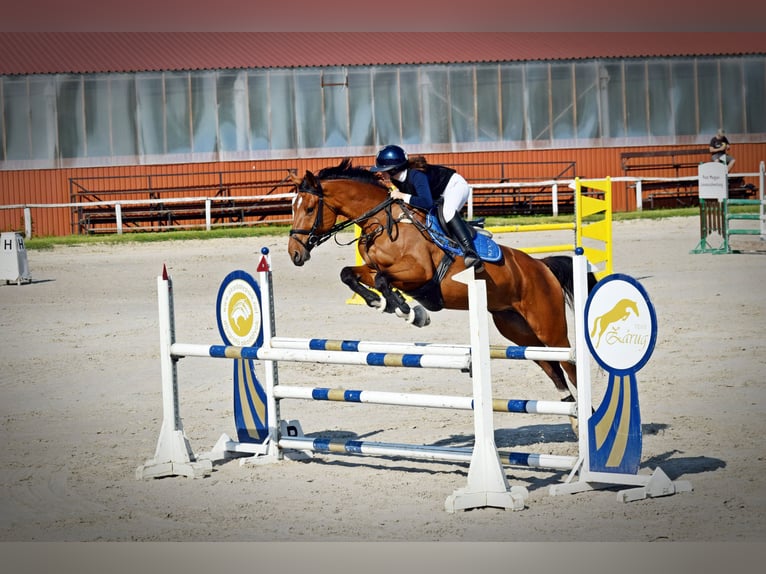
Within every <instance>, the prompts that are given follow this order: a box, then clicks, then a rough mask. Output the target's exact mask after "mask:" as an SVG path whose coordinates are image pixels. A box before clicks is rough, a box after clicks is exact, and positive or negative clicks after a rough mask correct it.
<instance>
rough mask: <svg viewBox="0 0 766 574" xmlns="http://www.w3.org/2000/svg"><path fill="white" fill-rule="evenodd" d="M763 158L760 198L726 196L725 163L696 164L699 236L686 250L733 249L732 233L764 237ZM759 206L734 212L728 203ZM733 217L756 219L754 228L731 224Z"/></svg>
mask: <svg viewBox="0 0 766 574" xmlns="http://www.w3.org/2000/svg"><path fill="white" fill-rule="evenodd" d="M764 174H766V168H765V167H764V162H761V164H760V170H759V173H758V175H759V178H760V186H759V187H760V199H729V198H728V184H727V181H728V174H727V173H726V166H725V165H724V164H721V163H719V162H709V163H705V164H702V165H701V166H700V173H699V182H700V184H699V198H700V199H699V206H700V240H699V243H697V246H696V247H695V248H694V249H692V250H691V251H690V253H715V254H724V253H737V252H738V250H736V249H732V247H731V237H732V236H734V235H758V236H760V239H761V241H766V199H764V189H763V188H764V183H765V182H764V179H765V177H764ZM741 205H750V206H755V205H757V206H759V209H758V213H735V212H733V211H731V210H730V209H729V208H730V207H732V206H741ZM733 221H759V226H758V228H741V227H733V226H732V222H733Z"/></svg>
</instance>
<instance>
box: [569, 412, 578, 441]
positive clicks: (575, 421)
mask: <svg viewBox="0 0 766 574" xmlns="http://www.w3.org/2000/svg"><path fill="white" fill-rule="evenodd" d="M569 424H570V426H571V427H572V432H573V433H574V434H575V436H576V437H579V436H580V421H579V420H578V419H577V417H569Z"/></svg>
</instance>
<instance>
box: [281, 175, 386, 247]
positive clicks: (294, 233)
mask: <svg viewBox="0 0 766 574" xmlns="http://www.w3.org/2000/svg"><path fill="white" fill-rule="evenodd" d="M298 193H308V194H309V195H313V196H315V197H317V198H319V205H318V208H317V209H318V213H317V216H316V217H315V218H314V223H313V224H312V225H311V229H291V230H290V237H291V238H292V239H294V240H295V241H297V242H298V243H300V244H301V245H302V246H303V248H304V249H305V250H306V251H309V252H310V251H311V250H312V249H314V247H316V246H317V245H321V244H322V243H324V242H325V241H327V240H328V239H330V238H331V237H333V236H334V235H335V234H336V233H338V232H340V231H343V230H344V229H346V228H347V227H351V226H352V225H355V224H359V223H360V222H362V221H365V220H367V219H369V218H370V217H371V216H373V215H375V214H376V213H378V212H379V211H382V210H384V209H385V210H386V211H387V214H388V215H389V217H388V220H389V221H391V205H392V204H393V203H395V202H396V201H397V200H395V199H392V198H391V197H386V199H385V200H384V201H383V202H382V203H380V204H378V205H377V206H375V207H373V208H372V209H371V210H369V211H367V212H365V213H363V214H362V215H360V216H359V217H356V218H354V219H347V220H345V221H343V222H341V223H336V224H335V225H333V226H332V227H331V228H330V229H328V230H327V231H322V232H318V231H317V230H318V229H321V227H322V223H323V215H324V208H325V201H324V192H323V191H322V185H321V183H319V182H317V186H316V187H315V188H314V187H310V186H309V185H308V184H307V183H306V181H305V180H303V181H302V182H301V183H300V185H299V186H298ZM326 207H327V209H329V210H330V211H332V212H333V213H334V214H335V217H336V219H337V217H338V216H339V215H342V214H341V213H340V211H338V210H337V209H336V208H335V207H333V206H332V205H327V206H326ZM301 236H306V239H305V240H303V239H301Z"/></svg>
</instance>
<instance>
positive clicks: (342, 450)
mask: <svg viewBox="0 0 766 574" xmlns="http://www.w3.org/2000/svg"><path fill="white" fill-rule="evenodd" d="M279 447H280V448H282V449H291V450H300V451H309V452H321V453H334V454H351V455H370V456H395V457H402V458H412V459H424V460H443V461H447V462H468V463H470V462H471V457H472V455H473V449H472V448H460V447H439V446H426V445H414V444H399V443H385V442H370V441H360V440H338V439H328V438H311V437H282V438H280V439H279ZM497 454H498V457H499V459H500V462H501V463H502V464H503V465H505V466H527V467H534V468H550V469H557V470H571V469H572V468H574V466H575V464H576V462H577V457H574V456H564V455H555V454H531V453H518V452H503V451H498V453H497Z"/></svg>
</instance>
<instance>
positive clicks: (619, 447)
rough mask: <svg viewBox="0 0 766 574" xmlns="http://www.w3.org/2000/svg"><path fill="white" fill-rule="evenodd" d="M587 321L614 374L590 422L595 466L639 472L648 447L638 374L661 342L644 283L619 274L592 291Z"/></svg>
mask: <svg viewBox="0 0 766 574" xmlns="http://www.w3.org/2000/svg"><path fill="white" fill-rule="evenodd" d="M585 324H586V326H587V329H588V333H587V335H586V338H585V340H586V342H587V344H588V348H589V350H590V352H591V354H592V355H593V358H594V359H595V360H596V362H597V363H598V364H599V365H600V366H601V368H603V369H604V370H605V371H606V372H607V373H608V374H609V378H608V382H607V388H606V392H605V394H604V398H603V401H602V402H601V404H600V405H599V407H598V408H597V409H596V411H595V412H594V413H593V415H592V416H591V417H590V419H589V420H588V431H589V443H590V444H589V460H590V470H591V471H594V472H613V473H622V474H636V473H638V467H639V463H640V462H641V448H642V433H641V410H640V408H639V401H638V384H637V382H636V372H637V371H638V370H639V369H641V367H643V366H644V365H645V364H646V362H647V361H648V360H649V357H650V356H651V354H652V351H653V350H654V345H655V343H656V340H657V316H656V314H655V312H654V306H653V305H652V303H651V301H650V300H649V296H648V295H647V293H646V291H645V290H644V288H643V287H642V286H641V284H640V283H638V281H636V280H635V279H633V278H632V277H629V276H627V275H622V274H619V273H615V274H613V275H610V276H608V277H606V278H605V279H603V280H602V281H600V282H599V283H598V284H597V285H596V287H595V288H594V290H593V291H592V292H591V294H590V296H589V298H588V301H587V303H586V305H585Z"/></svg>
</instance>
